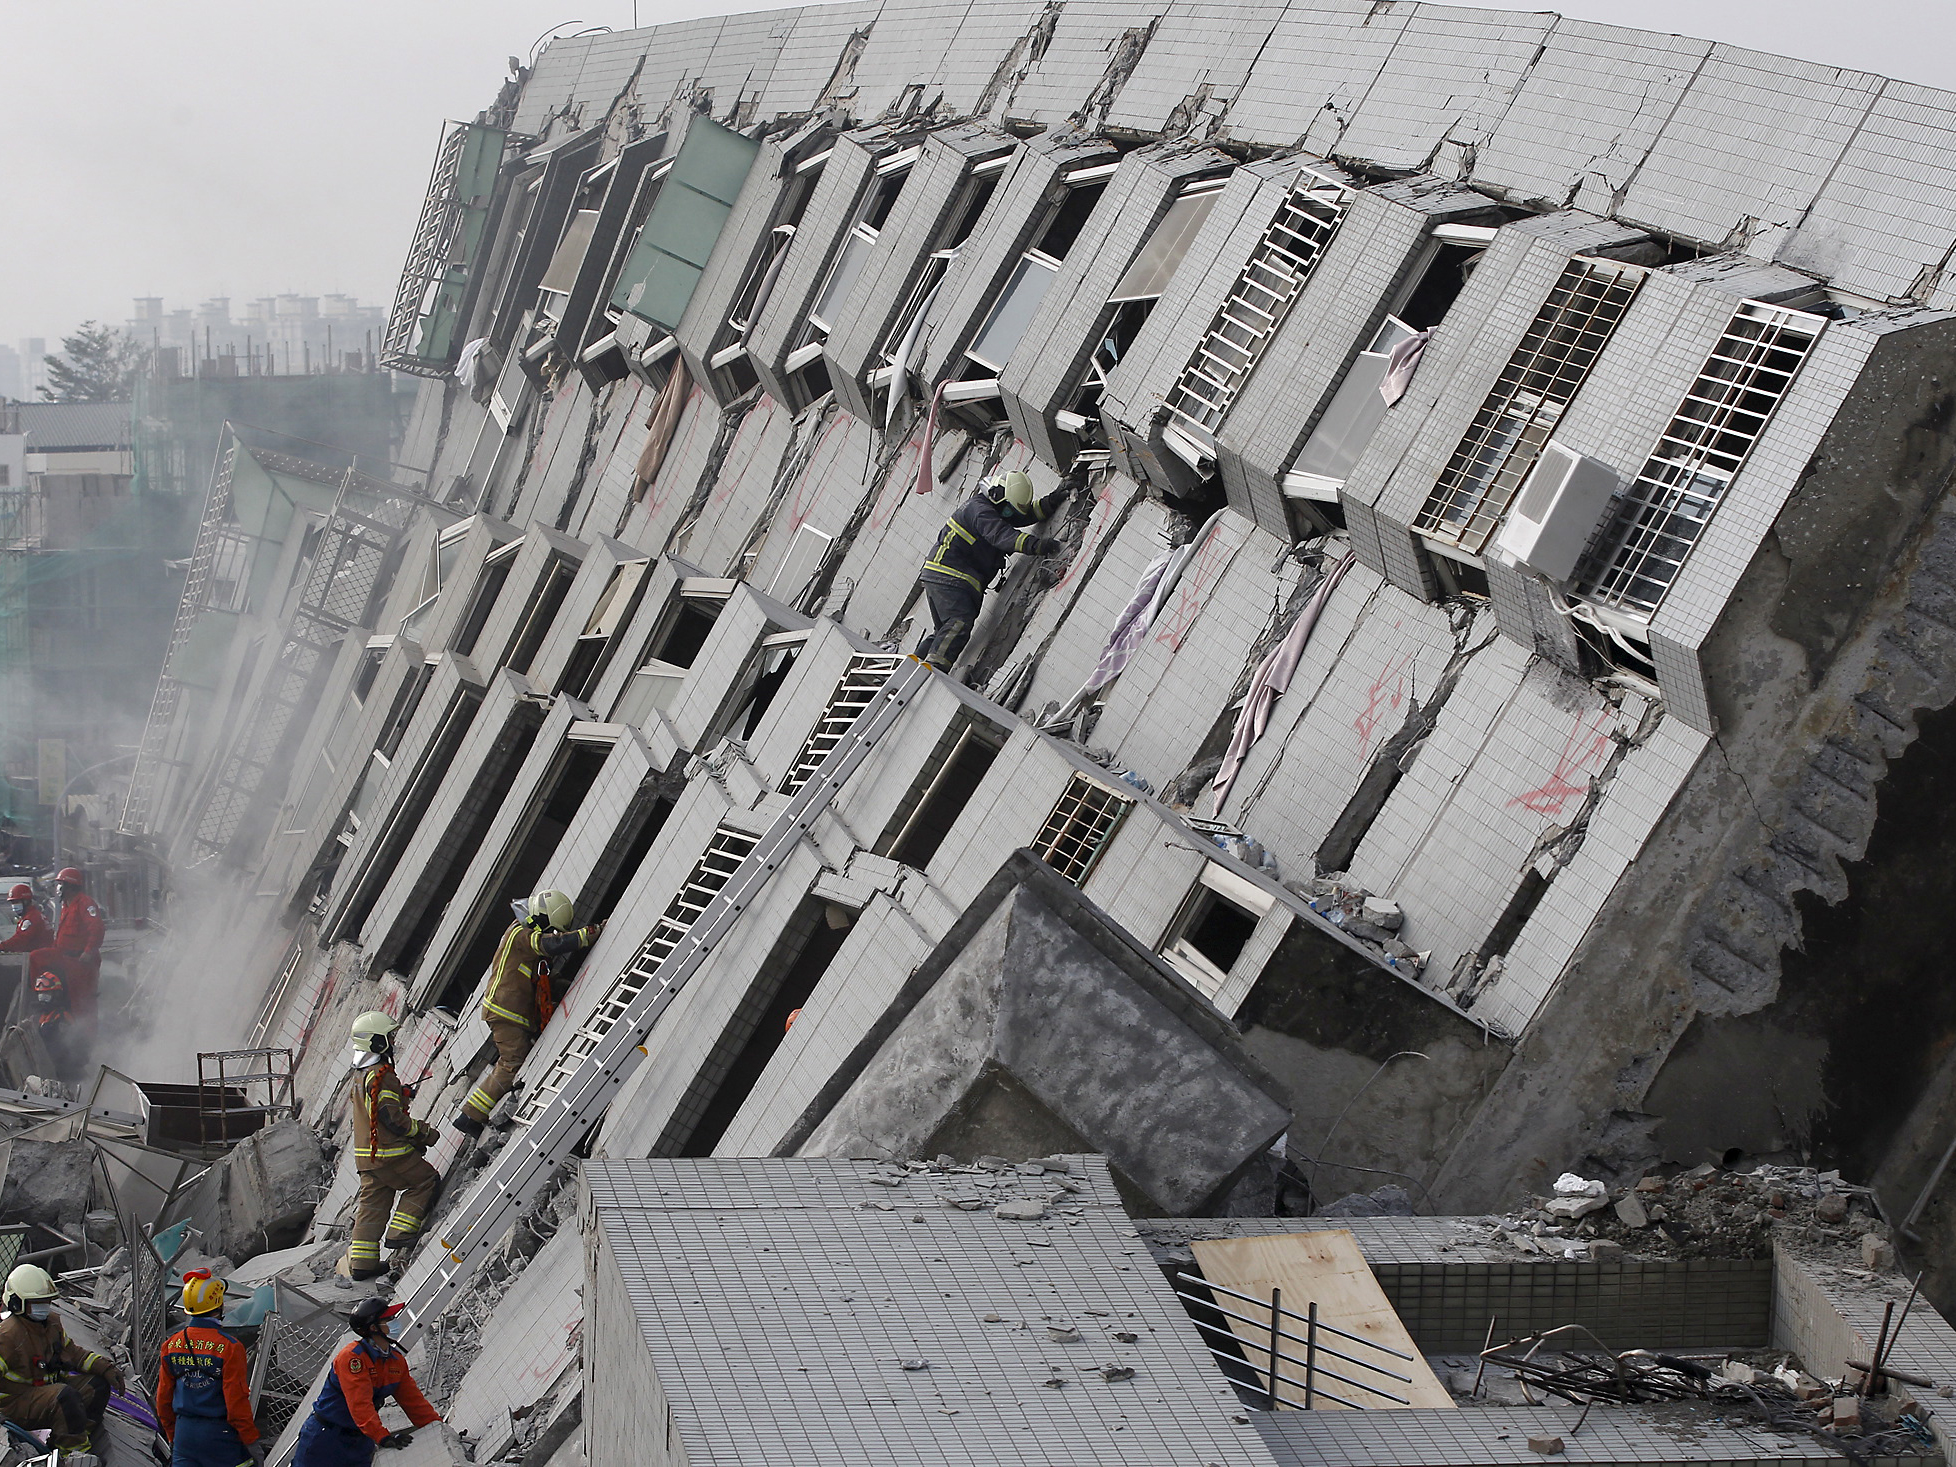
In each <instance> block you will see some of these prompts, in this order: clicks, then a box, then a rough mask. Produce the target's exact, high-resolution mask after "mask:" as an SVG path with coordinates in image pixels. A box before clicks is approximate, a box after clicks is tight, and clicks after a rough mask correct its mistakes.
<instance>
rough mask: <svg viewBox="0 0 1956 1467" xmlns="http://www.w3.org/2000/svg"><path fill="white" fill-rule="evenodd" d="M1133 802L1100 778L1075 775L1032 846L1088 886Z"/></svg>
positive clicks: (1070, 878)
mask: <svg viewBox="0 0 1956 1467" xmlns="http://www.w3.org/2000/svg"><path fill="white" fill-rule="evenodd" d="M1133 808H1134V801H1132V800H1130V799H1128V798H1127V797H1126V796H1125V795H1117V794H1115V793H1114V792H1113V791H1112V790H1110V789H1108V788H1107V786H1106V785H1104V784H1101V783H1100V782H1099V781H1098V780H1093V779H1089V778H1088V777H1087V776H1086V775H1084V774H1076V775H1074V776H1073V777H1072V778H1071V779H1070V780H1068V781H1067V783H1066V790H1065V792H1064V793H1063V794H1061V795H1060V797H1059V801H1058V803H1056V804H1055V805H1054V806H1053V812H1052V814H1050V815H1048V816H1047V817H1046V823H1045V825H1044V826H1042V827H1041V828H1040V831H1039V834H1038V836H1037V837H1036V838H1035V839H1034V840H1033V843H1032V849H1033V851H1034V852H1035V853H1036V854H1037V855H1038V856H1039V858H1040V859H1041V860H1042V861H1044V862H1045V863H1046V864H1047V865H1048V866H1051V867H1052V868H1053V869H1054V870H1055V871H1057V872H1059V874H1060V875H1061V876H1063V877H1065V878H1066V879H1067V880H1068V881H1070V882H1072V883H1073V884H1074V885H1075V886H1085V885H1086V884H1087V878H1088V877H1089V876H1091V875H1093V868H1094V867H1095V866H1097V865H1099V864H1100V857H1101V853H1102V852H1104V851H1105V850H1106V849H1107V847H1108V845H1109V843H1110V842H1112V841H1113V839H1114V832H1115V831H1117V830H1119V829H1120V828H1121V822H1122V821H1123V820H1125V819H1127V812H1128V811H1130V810H1132V809H1133Z"/></svg>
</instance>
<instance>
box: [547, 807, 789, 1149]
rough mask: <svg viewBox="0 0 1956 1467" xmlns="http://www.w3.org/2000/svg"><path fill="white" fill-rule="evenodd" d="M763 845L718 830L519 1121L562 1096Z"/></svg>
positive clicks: (744, 835) (756, 838)
mask: <svg viewBox="0 0 1956 1467" xmlns="http://www.w3.org/2000/svg"><path fill="white" fill-rule="evenodd" d="M758 844H760V837H759V836H754V835H749V834H747V833H746V832H745V831H740V830H733V829H731V828H729V827H727V826H724V825H723V826H721V827H720V828H719V829H718V830H716V831H714V832H713V839H712V840H710V841H709V842H707V847H706V853H705V854H704V855H702V856H701V857H700V859H699V863H698V864H697V865H695V866H694V867H693V870H692V874H691V875H690V876H688V877H687V878H686V884H685V885H684V886H682V887H681V888H680V889H679V895H678V896H676V897H674V898H673V899H672V905H671V906H669V907H667V908H666V910H665V915H664V916H662V917H660V918H659V920H658V921H657V922H655V923H653V925H652V932H651V935H650V936H648V937H647V938H646V939H645V941H644V943H643V944H641V945H640V947H639V950H638V953H637V955H636V956H635V957H634V958H633V959H632V960H631V962H629V963H627V964H626V965H625V971H624V972H622V973H620V974H619V975H618V979H617V981H616V982H615V983H613V984H612V985H611V990H610V992H608V993H607V994H605V996H604V998H603V999H602V1000H601V1001H600V1002H599V1004H598V1006H597V1007H596V1008H595V1009H593V1010H592V1011H591V1014H590V1016H589V1017H588V1018H586V1019H585V1021H584V1022H583V1024H582V1025H580V1026H579V1027H578V1030H577V1032H576V1033H575V1034H573V1035H571V1037H570V1042H569V1043H568V1044H566V1045H565V1046H564V1049H563V1052H562V1053H561V1054H559V1055H558V1056H557V1058H556V1059H555V1060H554V1061H552V1062H551V1066H550V1070H549V1072H548V1073H547V1074H546V1075H545V1076H544V1077H543V1079H542V1081H541V1082H539V1083H538V1084H537V1086H536V1087H535V1088H534V1089H532V1090H531V1091H530V1093H529V1094H528V1095H526V1096H524V1097H523V1105H522V1108H521V1110H519V1111H518V1113H517V1116H516V1119H517V1120H518V1121H519V1122H522V1123H524V1124H528V1123H529V1122H530V1121H533V1120H535V1119H536V1117H537V1113H538V1112H539V1111H541V1110H542V1109H543V1108H544V1107H545V1106H547V1105H549V1104H550V1102H551V1101H552V1100H554V1099H556V1097H557V1093H558V1092H559V1091H560V1090H562V1089H563V1088H564V1085H565V1082H567V1081H568V1080H569V1079H570V1077H571V1076H573V1075H575V1074H576V1073H577V1072H578V1070H579V1068H580V1067H582V1065H583V1064H584V1061H585V1060H587V1059H589V1058H590V1056H591V1053H592V1052H593V1051H594V1050H596V1049H597V1047H598V1044H599V1043H600V1041H602V1040H603V1039H604V1036H605V1035H606V1034H607V1033H609V1032H610V1030H611V1026H612V1025H613V1024H616V1023H617V1022H618V1020H619V1018H620V1017H621V1016H622V1015H623V1014H624V1012H625V1010H626V1009H627V1008H629V1007H630V1006H631V1003H632V1000H633V999H635V998H637V997H638V996H639V994H640V993H641V992H642V991H643V990H644V988H645V986H646V984H648V983H650V982H651V981H652V979H653V977H654V976H655V975H656V974H657V973H658V971H659V965H660V964H661V963H663V962H664V961H665V960H666V957H667V955H668V954H670V953H671V952H672V950H673V949H674V948H676V947H678V946H679V943H680V939H682V938H683V937H685V935H686V933H687V932H688V931H689V930H690V929H691V928H692V925H693V924H694V923H695V922H697V921H698V920H699V916H700V913H701V912H704V911H705V910H706V908H707V904H708V903H709V902H711V901H712V900H713V898H714V895H715V894H716V893H717V892H718V891H719V890H720V888H721V887H723V886H725V885H726V884H727V883H728V882H729V881H730V880H732V879H733V874H734V872H736V871H738V870H739V869H740V863H741V862H742V861H744V860H746V859H747V854H748V852H750V851H752V850H753V849H754V847H755V846H756V845H758Z"/></svg>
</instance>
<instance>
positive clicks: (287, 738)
mask: <svg viewBox="0 0 1956 1467" xmlns="http://www.w3.org/2000/svg"><path fill="white" fill-rule="evenodd" d="M255 456H256V457H258V458H259V459H260V461H261V462H264V461H266V460H272V461H273V462H271V463H267V465H266V466H267V467H276V468H277V469H278V471H280V472H292V470H291V468H290V467H289V466H290V465H292V464H295V463H298V462H299V461H298V460H292V459H288V458H286V457H285V456H284V455H281V454H270V453H259V454H256V455H255ZM304 467H305V469H306V471H307V472H306V473H305V475H304V477H311V478H315V479H317V478H318V476H319V475H320V474H321V473H326V474H328V475H329V477H328V478H327V479H325V480H324V481H323V482H330V483H337V484H338V485H339V494H338V497H337V498H336V499H335V501H334V504H333V509H332V512H331V514H330V515H328V516H327V519H326V523H325V525H324V527H323V528H322V529H321V531H320V534H319V538H318V541H317V543H316V544H315V546H314V548H313V552H312V561H311V564H310V565H309V566H308V567H307V568H306V578H305V582H304V585H303V588H302V589H301V591H300V593H299V598H298V606H297V608H296V609H295V610H294V611H293V613H292V616H291V619H290V621H289V622H288V623H287V624H286V627H285V636H284V638H283V641H282V643H281V646H280V650H279V654H278V662H277V665H276V666H275V667H274V669H273V670H272V672H271V674H270V676H269V677H268V679H267V681H266V684H265V691H264V693H263V694H262V695H261V696H260V697H259V698H258V699H257V701H256V702H255V704H254V705H253V708H252V712H251V716H250V718H249V719H248V721H247V722H246V724H245V727H244V729H243V730H242V731H241V732H240V734H239V735H238V738H237V740H236V742H235V743H233V744H232V746H231V748H230V750H229V752H228V753H227V754H226V755H225V757H224V758H223V760H222V761H221V762H220V763H219V764H218V766H217V773H216V778H215V780H214V782H213V784H212V787H211V791H210V794H209V796H208V798H207V799H206V800H205V802H204V805H203V808H202V810H201V811H200V812H199V814H198V818H197V823H196V826H195V827H194V829H195V834H194V836H193V839H192V849H193V851H194V852H195V855H196V856H197V857H211V856H218V857H222V856H224V855H225V854H226V853H227V852H228V851H229V850H230V847H231V843H232V840H233V838H234V837H236V836H237V835H238V833H239V828H240V826H241V825H242V824H243V822H244V819H245V815H246V812H247V811H248V809H249V808H250V806H251V804H252V802H253V800H254V798H255V797H256V796H257V794H258V792H259V790H260V788H261V786H262V785H263V784H264V781H265V775H266V772H267V771H268V770H271V769H274V768H276V767H279V766H281V765H282V764H284V763H285V762H287V761H288V760H289V759H290V757H291V750H290V748H289V747H288V746H289V744H290V742H291V741H292V740H293V739H295V738H297V737H299V736H300V735H301V734H302V733H303V730H304V728H305V726H306V722H307V720H308V718H309V717H310V715H311V712H312V710H313V708H314V707H315V706H316V705H317V702H318V698H319V694H320V691H321V684H322V683H323V680H324V676H325V674H326V673H327V672H328V671H329V670H330V669H331V667H332V665H333V663H334V661H335V659H336V658H337V656H338V653H339V647H340V643H341V642H342V641H343V640H344V639H345V637H346V634H347V633H348V632H349V631H351V630H352V629H354V628H356V627H364V626H368V625H370V624H371V622H372V620H373V615H374V612H375V610H376V609H377V605H378V603H379V601H380V599H381V597H382V596H383V595H384V594H385V592H386V589H387V587H386V580H385V572H386V569H387V566H388V562H389V560H390V558H391V556H392V554H393V549H394V544H395V541H396V540H398V539H399V537H400V534H401V531H402V529H403V527H404V526H405V525H406V524H407V521H408V517H409V513H410V510H411V504H410V503H409V501H407V500H406V499H405V498H402V499H394V498H385V499H381V500H379V501H378V503H376V502H374V495H375V492H376V490H377V489H382V488H384V486H381V485H379V484H378V482H377V481H375V480H372V479H369V478H367V477H366V476H365V475H363V474H359V473H357V472H355V471H353V470H344V471H339V472H334V471H330V470H322V469H321V468H320V466H319V465H305V466H304ZM356 504H357V505H358V506H359V508H358V509H357V510H356V509H355V507H354V506H355V505H356ZM185 594H186V596H187V595H188V594H189V592H188V588H186V591H185Z"/></svg>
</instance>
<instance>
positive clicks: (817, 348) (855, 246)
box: [787, 148, 923, 372]
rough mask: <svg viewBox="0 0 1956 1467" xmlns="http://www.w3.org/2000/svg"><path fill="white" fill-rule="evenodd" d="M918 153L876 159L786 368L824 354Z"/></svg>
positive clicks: (792, 368) (904, 152)
mask: <svg viewBox="0 0 1956 1467" xmlns="http://www.w3.org/2000/svg"><path fill="white" fill-rule="evenodd" d="M922 152H923V149H922V148H904V149H903V150H902V151H900V152H896V153H892V154H890V155H889V156H888V157H886V158H883V159H881V160H879V161H878V162H877V164H876V169H875V172H874V175H873V176H872V178H871V181H870V186H869V189H868V191H867V192H866V193H865V194H864V195H863V198H862V201H861V202H860V203H859V204H858V205H857V208H856V217H855V219H854V221H853V222H852V223H851V224H850V226H849V229H848V232H847V233H846V234H844V235H843V238H842V248H841V249H840V250H838V251H837V253H836V257H835V260H834V262H833V263H831V264H830V266H829V271H828V275H827V276H826V277H825V278H824V279H823V281H822V288H821V289H820V290H818V291H816V292H815V303H814V304H813V305H812V306H810V307H809V310H808V319H807V321H806V322H805V323H804V325H803V326H802V331H801V343H800V345H798V346H797V347H796V348H795V350H794V351H792V352H790V353H789V354H788V360H787V368H788V370H789V371H790V372H796V371H800V370H801V369H802V368H803V367H805V366H807V365H808V364H809V363H810V362H812V361H814V360H815V359H816V358H817V357H819V356H820V355H821V354H822V346H823V344H824V343H825V342H826V341H827V340H828V337H829V333H830V332H831V331H832V330H834V329H835V321H836V317H837V313H838V312H840V311H841V309H842V306H843V303H844V302H845V301H847V300H848V299H849V292H850V291H851V290H852V289H853V288H854V287H855V284H856V279H857V277H858V276H860V275H861V274H862V271H863V265H864V264H865V263H866V262H867V261H868V259H869V256H870V253H871V251H872V250H873V249H874V248H875V245H876V241H877V240H878V239H880V238H882V234H883V226H884V224H885V223H887V222H888V220H889V217H890V213H891V211H892V210H893V209H895V208H896V202H897V199H898V197H899V196H900V195H901V194H902V193H903V186H904V184H905V183H906V182H907V181H908V180H909V178H910V172H911V169H912V168H914V167H915V166H916V163H917V159H918V157H919V156H920V155H921V154H922Z"/></svg>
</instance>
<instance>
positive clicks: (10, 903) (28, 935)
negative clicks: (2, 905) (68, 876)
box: [0, 881, 54, 953]
mask: <svg viewBox="0 0 1956 1467" xmlns="http://www.w3.org/2000/svg"><path fill="white" fill-rule="evenodd" d="M7 908H8V910H9V911H11V912H12V913H13V914H14V930H13V932H12V933H11V934H9V935H8V937H7V938H6V940H5V941H0V953H31V952H33V951H34V949H36V948H40V947H52V946H54V929H53V928H52V927H50V926H49V925H48V919H47V914H46V913H45V912H43V911H42V910H41V904H40V903H39V902H37V901H35V900H34V888H33V887H31V886H29V885H28V884H27V883H26V882H24V881H17V882H15V883H14V889H13V890H12V891H10V892H8V893H7Z"/></svg>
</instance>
